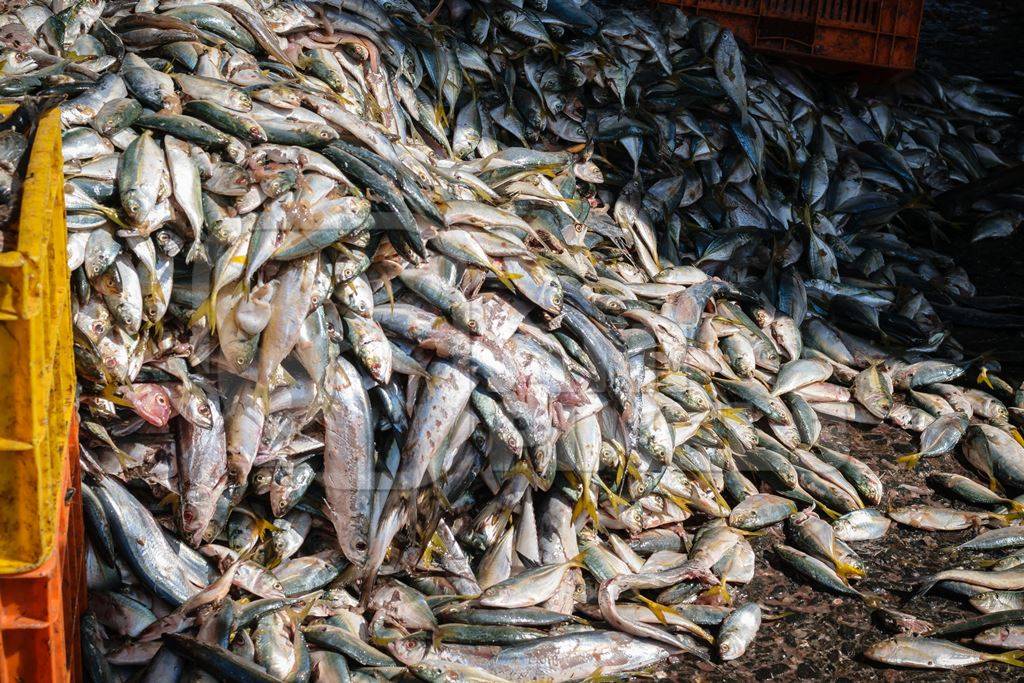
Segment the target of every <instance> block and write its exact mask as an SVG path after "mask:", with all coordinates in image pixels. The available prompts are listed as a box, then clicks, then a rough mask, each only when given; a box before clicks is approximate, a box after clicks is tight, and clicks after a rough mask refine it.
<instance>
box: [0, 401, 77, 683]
mask: <svg viewBox="0 0 1024 683" xmlns="http://www.w3.org/2000/svg"><path fill="white" fill-rule="evenodd" d="M77 427H78V425H77V420H75V421H74V423H73V425H72V430H71V433H70V434H69V438H68V442H67V443H68V448H67V456H68V457H67V458H65V460H64V481H63V486H62V490H61V495H59V496H57V498H56V500H54V501H51V502H53V503H54V512H55V513H56V514H57V516H58V519H59V523H58V525H57V536H56V538H57V543H56V547H55V548H54V550H53V552H52V553H51V554H50V556H49V557H48V558H47V559H46V560H45V561H44V562H43V563H42V564H41V565H39V567H37V568H36V569H33V570H32V571H29V572H23V573H21V574H8V575H6V576H2V577H0V683H28V682H29V681H31V682H33V683H71V682H73V681H78V680H80V679H81V675H80V671H81V645H80V643H81V641H80V638H79V630H78V620H79V618H80V617H81V614H82V609H83V608H84V606H85V555H84V548H83V546H82V538H83V533H84V531H83V528H82V496H81V495H80V494H79V484H80V470H79V464H78V446H77V443H78V428H77Z"/></svg>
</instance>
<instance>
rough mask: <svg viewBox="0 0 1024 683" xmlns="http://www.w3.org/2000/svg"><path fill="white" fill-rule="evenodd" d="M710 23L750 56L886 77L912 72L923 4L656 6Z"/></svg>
mask: <svg viewBox="0 0 1024 683" xmlns="http://www.w3.org/2000/svg"><path fill="white" fill-rule="evenodd" d="M659 1H660V2H662V3H664V4H668V5H674V6H676V7H680V8H681V9H683V10H685V11H687V12H690V13H692V14H696V15H698V16H706V17H710V18H712V19H714V20H715V21H717V22H719V23H720V24H722V25H723V26H725V27H727V28H729V29H730V30H732V31H733V33H735V34H736V35H737V36H738V37H740V38H742V39H743V40H745V41H746V42H747V43H749V44H750V45H751V47H753V48H754V49H755V50H759V51H762V52H770V53H776V54H783V55H788V56H791V57H794V58H797V59H801V60H804V61H809V62H817V63H821V64H831V65H848V66H852V67H862V68H869V69H880V70H887V71H906V70H909V69H913V68H914V61H915V59H916V57H917V43H918V36H919V34H920V29H921V16H922V13H923V11H924V0H659Z"/></svg>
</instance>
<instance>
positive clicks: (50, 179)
mask: <svg viewBox="0 0 1024 683" xmlns="http://www.w3.org/2000/svg"><path fill="white" fill-rule="evenodd" d="M13 109H14V107H13V106H0V117H2V116H6V115H7V114H9V113H10V112H11V111H12V110H13ZM60 142H61V126H60V113H59V112H58V111H53V112H50V113H49V114H47V115H46V116H45V117H43V119H42V120H41V121H40V122H39V126H38V129H37V131H36V135H35V139H34V141H33V144H32V150H31V153H30V154H31V156H30V158H29V164H28V170H27V173H26V177H25V181H24V184H23V186H22V188H23V190H22V192H23V194H22V203H21V213H20V215H19V217H18V239H17V245H16V248H15V249H14V250H12V251H7V252H2V253H0V406H2V407H0V461H2V463H3V467H0V503H2V504H0V683H21V682H23V681H38V682H39V683H61V682H67V681H74V680H78V678H79V675H78V671H79V669H80V665H79V657H80V647H79V635H78V619H79V615H80V614H81V611H82V607H83V603H84V599H85V592H84V591H85V582H84V546H83V528H82V503H81V495H80V494H79V491H78V489H79V485H80V472H79V462H78V425H77V420H76V416H75V415H74V401H75V376H74V355H73V351H72V348H71V305H70V288H69V283H68V270H67V246H66V244H67V228H66V226H65V223H64V176H63V157H62V154H61V146H60Z"/></svg>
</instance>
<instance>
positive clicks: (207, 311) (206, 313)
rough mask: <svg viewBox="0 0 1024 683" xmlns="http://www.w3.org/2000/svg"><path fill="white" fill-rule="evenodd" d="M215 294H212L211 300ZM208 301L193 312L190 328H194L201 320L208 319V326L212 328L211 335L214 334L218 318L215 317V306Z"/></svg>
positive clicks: (189, 322)
mask: <svg viewBox="0 0 1024 683" xmlns="http://www.w3.org/2000/svg"><path fill="white" fill-rule="evenodd" d="M213 296H214V295H213V293H211V294H210V299H212V298H213ZM210 299H207V300H206V301H204V302H203V303H201V304H199V306H198V307H197V308H196V310H194V311H193V312H192V315H191V316H190V317H189V319H188V326H189V327H193V326H194V325H197V324H198V323H199V321H200V320H202V319H203V318H206V321H207V324H208V325H209V326H210V334H213V333H214V326H215V325H216V324H217V323H216V321H217V316H215V315H213V304H212V303H211V302H210Z"/></svg>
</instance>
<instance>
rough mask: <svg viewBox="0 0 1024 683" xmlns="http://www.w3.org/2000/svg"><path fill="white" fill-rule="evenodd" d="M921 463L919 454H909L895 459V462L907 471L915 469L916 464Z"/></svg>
mask: <svg viewBox="0 0 1024 683" xmlns="http://www.w3.org/2000/svg"><path fill="white" fill-rule="evenodd" d="M920 461H921V454H920V453H911V454H909V455H903V456H900V457H899V458H896V462H898V463H899V464H901V465H903V466H904V467H906V468H907V469H908V470H912V469H914V468H915V467H917V463H919V462H920Z"/></svg>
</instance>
